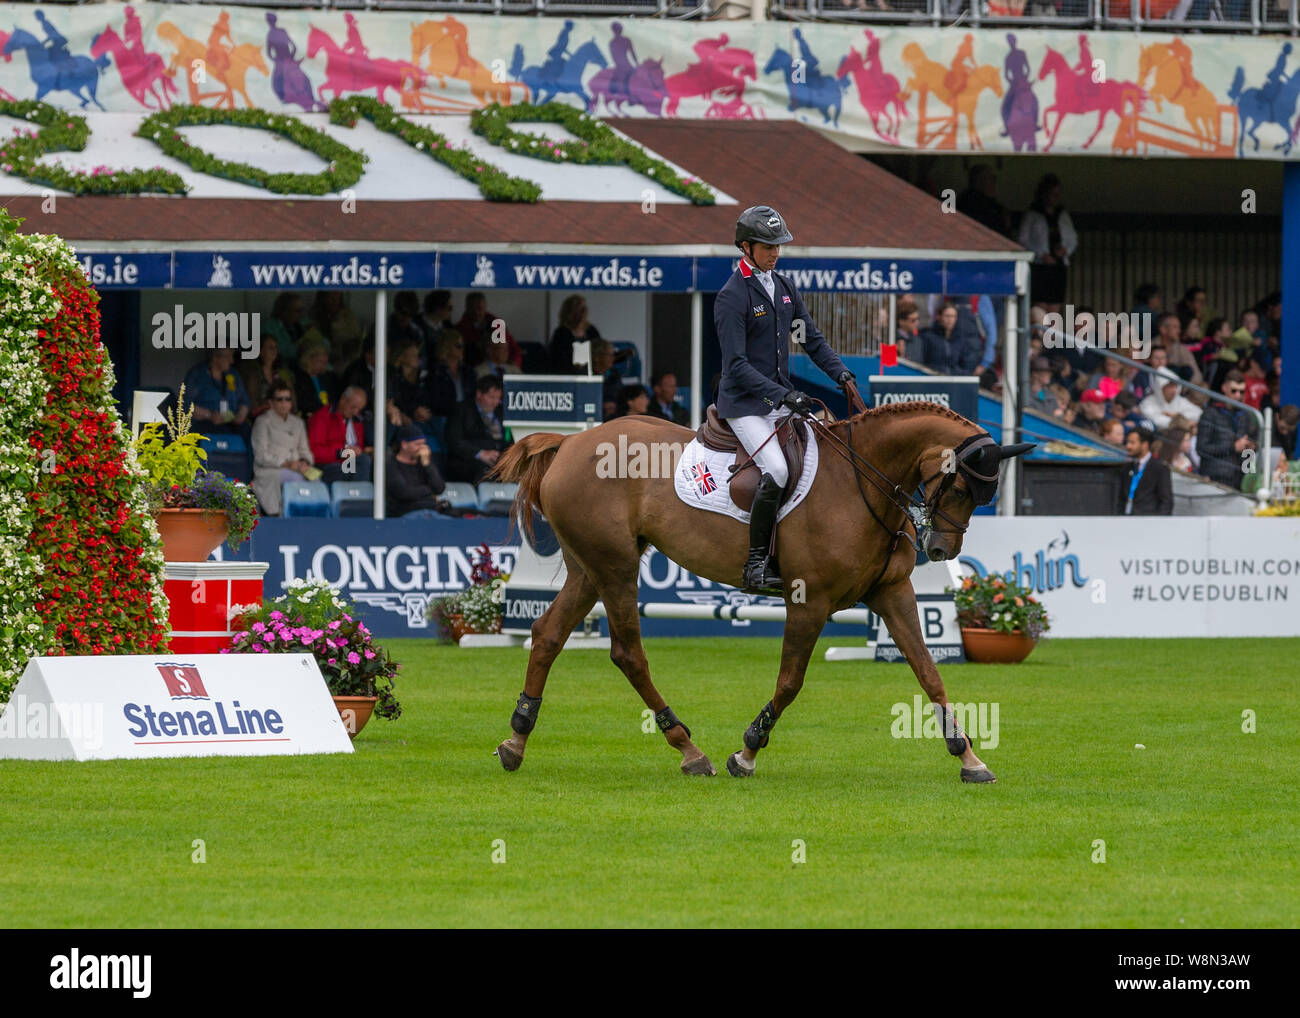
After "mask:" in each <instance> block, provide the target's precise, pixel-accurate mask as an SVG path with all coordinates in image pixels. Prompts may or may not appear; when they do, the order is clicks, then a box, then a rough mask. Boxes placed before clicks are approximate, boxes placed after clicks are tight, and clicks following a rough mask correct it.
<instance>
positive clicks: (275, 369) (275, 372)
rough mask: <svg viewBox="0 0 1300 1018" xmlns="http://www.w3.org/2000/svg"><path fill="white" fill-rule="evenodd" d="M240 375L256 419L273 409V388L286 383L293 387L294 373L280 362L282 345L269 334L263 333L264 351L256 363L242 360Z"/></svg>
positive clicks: (262, 350)
mask: <svg viewBox="0 0 1300 1018" xmlns="http://www.w3.org/2000/svg"><path fill="white" fill-rule="evenodd" d="M239 374H240V376H241V377H242V378H243V379H244V388H245V390H247V392H248V404H249V406H250V407H251V408H252V410H251V413H252V416H253V418H254V419H257V418H258V417H260V416H261V415H262V414H263V413H265V412H266V411H267V410H270V409H271V386H272V385H274V384H275V383H276V382H286V383H288V385H289V387H290V388H292V387H293V372H292V371H290V370H289V368H288V366H287V365H286V364H284V362H283V361H281V360H280V343H279V341H278V340H277V339H276V338H275V337H274V336H273V335H271V333H269V332H264V333H262V349H261V351H260V353H259V355H258V358H257V360H255V361H246V360H241V361H240V362H239Z"/></svg>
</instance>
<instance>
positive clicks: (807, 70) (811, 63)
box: [794, 28, 820, 82]
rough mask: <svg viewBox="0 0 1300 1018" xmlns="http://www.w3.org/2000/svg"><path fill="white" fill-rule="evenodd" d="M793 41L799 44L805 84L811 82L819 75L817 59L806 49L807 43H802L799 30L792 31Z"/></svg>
mask: <svg viewBox="0 0 1300 1018" xmlns="http://www.w3.org/2000/svg"><path fill="white" fill-rule="evenodd" d="M794 41H795V42H797V43H798V44H799V56H800V57H801V58H802V59H803V66H804V77H803V80H804V81H805V82H808V81H812V80H813V79H814V78H815V77H817V75H818V74H819V73H820V72H819V70H818V68H817V58H816V57H815V56H813V51H812V50H810V49H809V48H808V43H807V42H805V41H804V37H803V32H801V31H799V29H797V28H796V29H795V30H794Z"/></svg>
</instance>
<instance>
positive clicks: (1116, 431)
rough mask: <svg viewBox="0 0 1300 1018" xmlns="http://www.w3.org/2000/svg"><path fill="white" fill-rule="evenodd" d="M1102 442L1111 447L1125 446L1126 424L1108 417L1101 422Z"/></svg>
mask: <svg viewBox="0 0 1300 1018" xmlns="http://www.w3.org/2000/svg"><path fill="white" fill-rule="evenodd" d="M1100 433H1101V440H1102V441H1103V442H1107V443H1109V444H1110V445H1123V444H1124V422H1123V421H1119V420H1116V419H1115V418H1114V417H1107V418H1106V419H1105V420H1104V421H1102V422H1101V427H1100Z"/></svg>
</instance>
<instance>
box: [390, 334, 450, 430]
mask: <svg viewBox="0 0 1300 1018" xmlns="http://www.w3.org/2000/svg"><path fill="white" fill-rule="evenodd" d="M451 391H452V394H453V395H454V394H455V391H456V390H455V389H452V390H451ZM388 396H389V398H390V399H391V400H392V401H393V405H394V406H396V407H397V410H398V413H399V414H400V415H401V418H400V420H401V423H402V424H415V425H417V426H419V427H420V430H421V431H423V432H424V433H425V434H426V435H427V434H428V433H429V432H428V429H426V428H424V427H423V425H425V424H428V423H429V422H430V421H431V420H433V418H434V417H445V416H446V415H447V414H449V413H451V412H452V410H454V409H455V407H456V401H455V400H454V399H452V398H451V397H450V396H445V397H443V398H442V399H437V398H435V396H434V393H433V386H432V385H431V384H430V380H429V376H428V372H425V371H421V370H420V344H419V343H416V342H415V341H414V340H411V339H408V340H406V342H404V343H402V344H401V345H400V346H398V347H395V348H394V349H393V356H392V367H391V368H390V369H389V372H388ZM435 403H437V404H438V406H439V408H440V409H441V411H442V412H441V413H437V414H435V413H434V409H433V408H434V404H435Z"/></svg>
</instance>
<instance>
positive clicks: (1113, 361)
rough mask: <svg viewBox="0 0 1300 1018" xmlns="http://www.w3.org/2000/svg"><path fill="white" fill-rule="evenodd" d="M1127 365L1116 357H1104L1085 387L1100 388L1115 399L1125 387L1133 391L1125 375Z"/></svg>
mask: <svg viewBox="0 0 1300 1018" xmlns="http://www.w3.org/2000/svg"><path fill="white" fill-rule="evenodd" d="M1126 366H1127V365H1125V364H1124V362H1123V361H1121V360H1118V359H1117V358H1115V357H1102V359H1101V366H1100V367H1099V368H1098V369H1097V371H1096V372H1095V373H1094V374H1093V375H1092V377H1090V378H1089V379H1088V381H1087V382H1086V383H1084V388H1085V389H1099V390H1100V391H1101V394H1102V395H1103V396H1105V397H1106V399H1108V400H1112V399H1114V398H1115V397H1116V396H1117V395H1119V394H1120V393H1121V392H1123V391H1124V390H1125V389H1127V390H1129V391H1130V392H1131V391H1132V389H1133V387H1132V385H1131V384H1130V380H1129V379H1127V378H1125V377H1124V368H1125V367H1126Z"/></svg>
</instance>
